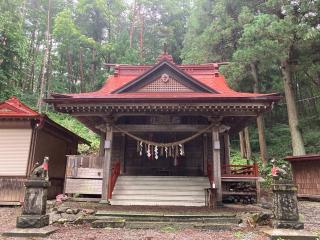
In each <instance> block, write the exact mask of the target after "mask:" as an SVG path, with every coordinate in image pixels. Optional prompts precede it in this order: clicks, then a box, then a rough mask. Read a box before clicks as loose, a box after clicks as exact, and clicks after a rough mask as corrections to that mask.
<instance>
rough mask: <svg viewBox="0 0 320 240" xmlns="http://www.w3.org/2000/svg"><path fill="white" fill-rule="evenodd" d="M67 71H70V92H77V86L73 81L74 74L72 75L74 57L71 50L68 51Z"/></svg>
mask: <svg viewBox="0 0 320 240" xmlns="http://www.w3.org/2000/svg"><path fill="white" fill-rule="evenodd" d="M67 71H68V81H69V84H70V86H71V88H70V89H69V91H70V92H75V87H74V85H75V84H74V81H73V74H72V56H71V52H70V50H69V49H68V50H67Z"/></svg>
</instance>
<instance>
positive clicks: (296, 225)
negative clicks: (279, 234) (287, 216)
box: [272, 220, 304, 230]
mask: <svg viewBox="0 0 320 240" xmlns="http://www.w3.org/2000/svg"><path fill="white" fill-rule="evenodd" d="M272 226H273V227H274V228H281V229H297V230H299V229H304V224H303V223H302V222H299V221H281V220H273V221H272Z"/></svg>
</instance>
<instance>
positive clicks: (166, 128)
mask: <svg viewBox="0 0 320 240" xmlns="http://www.w3.org/2000/svg"><path fill="white" fill-rule="evenodd" d="M117 126H118V127H119V128H120V129H122V130H125V131H128V132H198V131H200V130H203V129H205V128H206V127H208V125H204V124H202V125H191V124H172V125H169V124H159V125H158V124H154V125H153V124H119V125H116V127H117ZM116 127H115V128H114V129H113V131H114V132H121V131H119V130H118V129H117V128H116Z"/></svg>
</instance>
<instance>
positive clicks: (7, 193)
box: [0, 177, 25, 204]
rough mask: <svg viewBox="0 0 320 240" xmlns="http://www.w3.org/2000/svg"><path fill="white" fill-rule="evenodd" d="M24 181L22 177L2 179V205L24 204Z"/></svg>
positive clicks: (0, 194)
mask: <svg viewBox="0 0 320 240" xmlns="http://www.w3.org/2000/svg"><path fill="white" fill-rule="evenodd" d="M24 181H25V178H21V177H0V204H1V202H2V203H3V202H23V199H24V192H25V187H24Z"/></svg>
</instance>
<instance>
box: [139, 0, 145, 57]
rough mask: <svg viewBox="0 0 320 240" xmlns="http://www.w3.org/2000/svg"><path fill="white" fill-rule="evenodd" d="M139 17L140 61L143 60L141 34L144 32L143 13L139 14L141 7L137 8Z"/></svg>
mask: <svg viewBox="0 0 320 240" xmlns="http://www.w3.org/2000/svg"><path fill="white" fill-rule="evenodd" d="M139 15H140V17H139V18H140V26H141V29H140V58H141V61H142V59H143V32H144V16H143V13H141V5H140V6H139Z"/></svg>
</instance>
